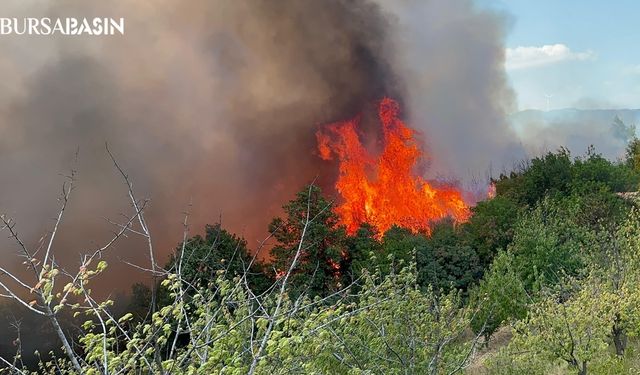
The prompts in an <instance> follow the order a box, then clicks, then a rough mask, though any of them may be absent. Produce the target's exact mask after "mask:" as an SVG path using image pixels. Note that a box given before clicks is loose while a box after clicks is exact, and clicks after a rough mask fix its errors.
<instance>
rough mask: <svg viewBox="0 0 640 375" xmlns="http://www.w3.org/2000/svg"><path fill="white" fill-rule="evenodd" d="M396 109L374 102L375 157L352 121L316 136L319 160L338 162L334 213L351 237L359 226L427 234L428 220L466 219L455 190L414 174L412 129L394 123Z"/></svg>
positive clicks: (416, 154) (416, 153) (416, 157)
mask: <svg viewBox="0 0 640 375" xmlns="http://www.w3.org/2000/svg"><path fill="white" fill-rule="evenodd" d="M399 111H400V107H399V105H398V103H397V102H396V101H394V100H392V99H389V98H385V99H383V100H382V101H381V102H380V105H379V108H378V116H379V118H380V122H381V124H382V132H383V144H382V146H383V149H382V152H381V153H380V154H379V155H377V157H376V156H375V155H371V154H370V153H369V152H368V151H367V150H366V149H365V147H364V146H363V145H362V143H361V141H360V139H359V136H358V130H357V127H358V123H359V119H357V118H356V119H354V120H351V121H346V122H339V123H334V124H329V125H325V126H323V127H322V128H321V129H320V130H319V131H318V132H317V133H316V137H317V141H318V152H319V154H320V157H321V158H322V159H324V160H331V159H332V158H333V157H334V156H335V157H337V159H338V162H339V177H338V181H337V182H336V189H337V191H338V192H339V193H340V195H341V196H342V203H341V204H340V205H339V206H338V207H337V208H336V213H337V214H338V215H339V216H340V218H341V221H342V223H343V224H344V225H345V226H346V227H347V231H348V232H349V233H351V234H353V233H355V232H356V231H357V230H358V228H359V227H360V225H361V224H362V223H365V222H366V223H369V224H371V225H373V226H374V227H375V228H376V229H377V230H378V233H380V234H382V233H384V232H385V231H387V230H388V229H389V228H390V227H391V226H392V225H398V226H401V227H405V228H408V229H410V230H412V231H413V232H426V233H429V232H430V228H429V225H430V224H431V223H432V222H433V221H436V220H439V219H442V218H444V217H447V216H451V217H453V218H454V219H455V220H456V221H458V222H460V221H466V220H467V219H468V218H469V207H468V206H467V205H466V204H465V202H464V200H463V199H462V195H461V193H460V192H459V191H458V190H457V189H455V188H454V187H451V186H446V187H435V186H432V185H431V184H429V182H427V181H426V180H424V179H423V178H422V177H420V176H419V175H417V173H416V172H415V167H416V165H417V164H418V162H419V161H420V160H421V158H422V156H423V154H422V150H421V149H420V147H419V146H418V144H417V143H416V141H415V140H414V135H415V131H414V130H413V129H411V128H409V127H408V126H407V125H406V124H404V123H403V122H402V121H401V120H400V119H399V117H398V116H399Z"/></svg>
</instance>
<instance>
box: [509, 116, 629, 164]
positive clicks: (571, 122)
mask: <svg viewBox="0 0 640 375" xmlns="http://www.w3.org/2000/svg"><path fill="white" fill-rule="evenodd" d="M617 119H619V120H617ZM510 121H511V125H512V127H513V128H514V130H515V131H516V132H517V133H518V135H519V136H520V139H521V140H522V142H523V144H524V145H525V146H526V147H527V148H528V149H529V150H530V151H532V152H534V153H538V152H540V151H545V150H554V149H556V148H558V147H560V146H565V147H568V148H569V149H570V150H571V152H572V153H574V154H583V153H584V152H585V151H586V149H587V147H589V145H594V146H595V147H596V150H597V151H598V152H600V153H602V154H603V155H605V156H607V157H609V158H616V157H619V156H621V155H622V154H623V153H624V149H625V147H626V144H627V142H628V140H629V139H630V138H632V137H633V136H634V135H637V126H636V125H640V109H574V108H569V109H558V110H552V111H540V110H525V111H520V112H516V113H514V114H512V115H511V116H510Z"/></svg>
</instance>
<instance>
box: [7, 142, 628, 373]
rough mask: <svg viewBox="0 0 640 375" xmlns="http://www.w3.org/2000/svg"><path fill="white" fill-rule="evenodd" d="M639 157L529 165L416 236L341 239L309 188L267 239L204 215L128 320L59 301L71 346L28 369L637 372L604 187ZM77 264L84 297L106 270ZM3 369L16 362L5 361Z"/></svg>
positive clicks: (610, 191)
mask: <svg viewBox="0 0 640 375" xmlns="http://www.w3.org/2000/svg"><path fill="white" fill-rule="evenodd" d="M639 150H640V147H638V141H637V140H633V141H632V142H631V143H630V145H629V148H628V155H627V157H626V159H625V160H620V161H610V160H607V159H605V158H603V157H602V156H601V155H599V154H597V153H596V152H595V150H593V149H589V150H588V152H587V153H586V155H584V156H581V157H573V156H572V155H570V153H569V152H568V151H566V150H564V149H561V150H559V151H557V152H550V153H547V154H546V155H543V156H541V157H537V158H535V159H533V160H531V161H530V162H528V163H526V164H525V165H523V166H522V168H520V169H519V170H516V171H513V172H510V173H508V174H505V175H501V176H499V177H498V178H496V179H495V180H493V181H492V183H493V184H495V188H496V196H495V197H493V198H491V199H487V200H485V201H482V202H479V203H478V204H477V205H476V206H475V207H474V208H473V215H472V216H471V218H470V220H469V221H468V222H466V223H461V224H460V223H454V222H453V221H451V220H443V221H441V222H438V223H434V225H433V227H432V232H431V235H430V236H426V235H425V234H423V233H412V232H411V231H408V230H406V229H404V228H399V227H394V228H391V229H390V230H389V231H387V232H386V233H383V234H381V235H380V234H378V233H376V232H375V229H374V228H372V227H371V226H369V225H367V224H364V225H363V226H362V227H361V228H360V230H359V231H357V233H356V234H354V235H348V234H347V232H346V231H345V228H344V227H342V226H340V225H339V220H338V217H337V216H336V215H335V213H334V212H333V211H332V203H331V201H330V199H329V198H328V197H326V196H324V195H323V194H322V192H321V191H320V189H319V188H317V187H316V186H307V187H305V188H303V189H302V190H301V191H300V192H299V193H298V194H297V196H295V197H294V198H293V200H292V201H290V202H289V203H287V204H286V205H285V206H284V211H283V212H284V215H283V217H278V218H275V219H273V221H272V222H271V223H270V225H269V231H270V233H272V236H271V237H270V239H269V241H270V242H269V243H270V246H268V247H267V246H265V247H264V248H261V249H249V248H248V247H247V242H246V241H245V240H244V239H242V238H240V237H238V236H236V235H234V234H232V233H229V232H228V231H226V230H225V229H224V228H222V227H221V226H220V225H211V226H208V227H207V228H206V229H205V233H204V235H196V236H193V237H189V236H185V241H184V242H183V243H181V244H179V245H178V246H177V247H176V250H175V253H174V254H173V255H172V256H171V258H170V259H169V261H168V262H167V263H166V265H165V267H164V268H163V270H162V271H159V272H157V275H161V276H157V284H155V285H152V286H151V287H148V286H145V285H143V284H136V285H134V287H133V297H134V298H133V301H132V303H131V305H130V306H129V309H128V310H129V311H128V312H127V313H125V314H120V315H118V316H116V315H114V314H112V313H111V307H110V306H111V304H112V303H111V301H103V302H97V301H94V302H92V303H91V304H90V306H91V308H84V307H83V306H84V305H82V304H80V303H78V304H73V303H65V302H60V304H59V305H56V306H59V307H57V308H58V309H59V310H63V311H67V312H68V313H71V312H73V313H75V315H76V317H77V318H78V319H82V320H83V321H86V322H85V323H84V324H83V325H82V328H81V332H80V333H79V334H78V336H77V337H74V342H75V343H76V344H75V345H76V346H75V347H74V349H73V352H72V353H70V352H69V351H66V352H64V353H65V354H63V355H57V356H56V357H55V359H53V360H44V359H43V360H42V361H41V362H40V364H39V366H40V367H39V369H37V371H38V372H40V373H52V374H53V373H60V372H62V373H83V374H99V373H100V374H107V373H121V374H122V373H124V374H174V373H175V374H177V373H185V374H215V373H224V374H455V373H470V374H525V373H526V374H548V373H555V374H580V375H585V374H614V373H640V359H639V356H638V350H640V345H639V344H638V339H637V335H638V334H640V211H638V208H637V205H636V202H635V201H634V199H633V198H629V195H626V196H622V194H619V193H623V192H633V191H636V190H638V185H639V183H640V168H638V160H640V152H639ZM267 249H269V250H267ZM257 250H260V251H270V256H269V257H268V259H269V260H270V261H269V262H260V261H259V259H262V258H261V257H259V256H256V255H255V254H256V251H257ZM47 272H48V275H50V277H49V279H47V280H54V279H55V277H56V275H57V273H56V272H54V270H49V271H47ZM86 272H87V273H88V276H87V277H86V278H85V279H83V280H84V283H70V284H69V285H67V286H65V290H67V291H69V292H70V293H71V294H73V295H77V296H79V297H82V296H87V297H86V299H85V301H87V300H88V301H91V299H89V297H88V294H86V290H87V284H88V283H89V282H90V279H91V278H92V277H94V276H97V275H99V274H100V273H102V272H109V270H108V267H107V265H106V263H104V262H100V263H98V264H97V265H94V266H93V267H90V268H88V269H87V270H86ZM51 284H53V282H52V281H51ZM51 288H52V289H53V290H55V289H54V287H53V285H52V286H51ZM51 295H52V297H51V298H52V299H54V300H55V298H57V297H55V295H54V294H53V292H52V294H51ZM496 335H500V337H507V339H502V338H501V339H499V340H498V341H496V343H497V342H499V344H494V341H493V340H494V337H495V336H496ZM4 361H5V363H4V364H5V367H6V371H8V372H9V373H21V372H24V373H28V372H29V371H30V370H29V369H27V368H26V367H24V366H22V364H21V363H22V362H21V361H20V355H18V356H16V357H15V358H4ZM31 370H33V369H31Z"/></svg>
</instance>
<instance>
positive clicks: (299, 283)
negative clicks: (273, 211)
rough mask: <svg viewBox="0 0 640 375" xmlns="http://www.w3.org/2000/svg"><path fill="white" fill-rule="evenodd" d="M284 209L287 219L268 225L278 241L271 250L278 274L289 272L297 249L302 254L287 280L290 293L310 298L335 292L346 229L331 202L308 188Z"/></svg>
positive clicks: (344, 251) (316, 190)
mask: <svg viewBox="0 0 640 375" xmlns="http://www.w3.org/2000/svg"><path fill="white" fill-rule="evenodd" d="M283 208H284V212H285V214H286V216H285V217H284V218H280V217H277V218H275V219H273V221H272V222H271V224H270V225H269V231H270V232H271V233H273V236H274V238H275V239H276V241H277V243H276V245H275V246H274V247H273V248H272V249H271V257H272V264H273V266H274V267H275V269H276V270H278V271H279V272H285V271H286V270H288V269H289V267H290V266H291V262H292V261H293V257H294V255H295V254H296V251H297V250H298V247H299V246H300V248H301V249H302V255H301V257H300V259H299V261H298V265H297V267H296V269H295V270H294V271H295V272H294V273H293V274H292V275H291V277H290V279H289V282H290V285H291V290H290V291H291V292H292V293H293V294H295V295H299V294H300V293H303V292H306V293H307V294H308V295H310V296H324V295H327V294H329V293H330V292H332V291H335V290H336V289H337V288H338V287H339V282H340V264H341V263H342V262H343V256H344V254H345V253H346V250H347V249H346V234H345V229H344V227H342V226H340V225H339V224H338V223H339V220H338V216H337V215H336V214H335V213H334V212H333V210H332V209H331V204H330V202H328V201H327V200H326V199H325V198H324V197H323V196H322V193H321V191H320V188H318V187H317V186H314V185H310V186H307V187H305V188H304V189H303V190H302V191H300V192H299V193H298V194H297V195H296V199H294V200H292V201H290V202H289V203H288V204H286V205H285V206H284V207H283ZM307 221H308V223H307ZM305 224H306V226H305ZM305 227H306V229H305ZM303 230H304V234H303ZM301 241H302V243H301Z"/></svg>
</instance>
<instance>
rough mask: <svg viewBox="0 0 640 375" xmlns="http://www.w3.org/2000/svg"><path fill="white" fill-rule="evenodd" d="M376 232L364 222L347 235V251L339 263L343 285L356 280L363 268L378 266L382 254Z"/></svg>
mask: <svg viewBox="0 0 640 375" xmlns="http://www.w3.org/2000/svg"><path fill="white" fill-rule="evenodd" d="M377 234H378V233H377V231H376V229H375V228H374V227H373V226H372V225H370V224H367V223H364V224H362V225H361V226H360V228H359V229H358V231H357V232H356V233H355V234H354V235H353V236H348V237H347V239H346V246H347V252H346V254H345V256H344V257H343V259H342V264H341V265H340V270H341V273H342V278H343V285H349V284H351V283H353V282H354V281H356V280H357V279H358V278H359V277H360V276H361V275H362V271H363V270H365V269H375V268H377V267H378V262H379V261H380V257H383V256H384V254H383V253H382V244H381V243H380V241H378V240H377V239H376V236H377Z"/></svg>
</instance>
